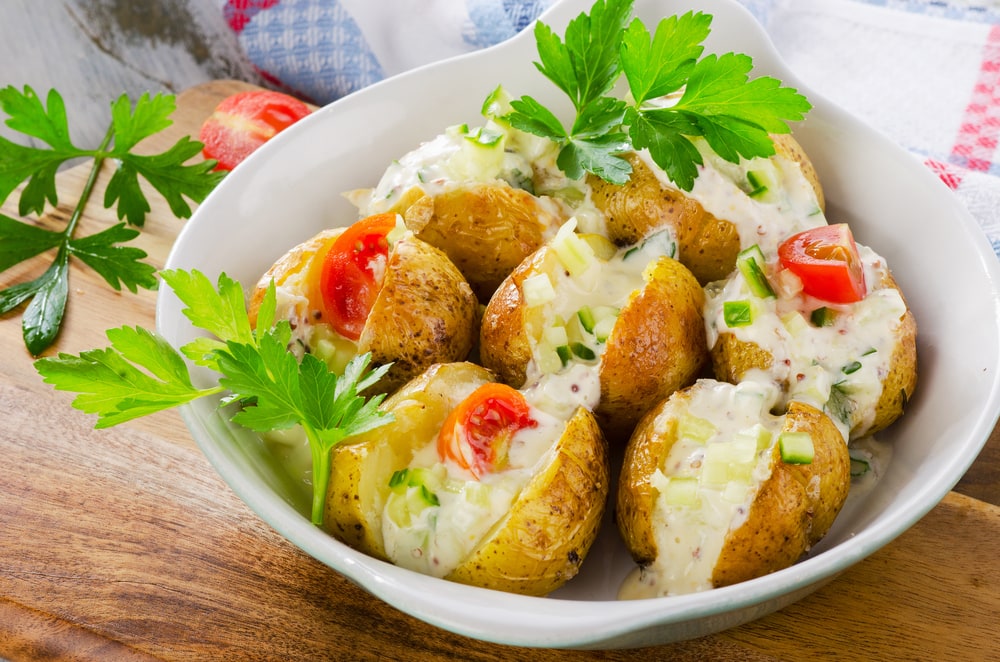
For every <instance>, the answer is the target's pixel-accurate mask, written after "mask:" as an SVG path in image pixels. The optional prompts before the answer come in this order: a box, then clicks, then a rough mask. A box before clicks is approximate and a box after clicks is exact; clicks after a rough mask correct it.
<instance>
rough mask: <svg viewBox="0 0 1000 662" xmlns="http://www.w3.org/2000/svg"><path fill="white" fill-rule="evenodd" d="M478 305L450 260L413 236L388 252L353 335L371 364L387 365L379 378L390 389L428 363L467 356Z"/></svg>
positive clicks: (418, 372) (476, 330) (411, 376)
mask: <svg viewBox="0 0 1000 662" xmlns="http://www.w3.org/2000/svg"><path fill="white" fill-rule="evenodd" d="M478 308H479V303H478V301H476V296H475V295H474V294H473V293H472V289H471V288H470V287H469V284H468V283H467V282H466V281H465V278H463V277H462V274H461V273H460V272H459V271H458V269H457V268H456V267H455V265H454V264H452V262H451V260H449V259H448V257H447V256H446V255H445V254H444V253H443V252H442V251H441V250H440V249H437V248H434V247H433V246H431V245H430V244H428V243H426V242H423V241H421V240H419V239H417V238H415V237H412V236H404V237H403V238H401V239H400V240H398V241H397V242H396V243H395V244H394V245H393V249H392V251H391V252H390V254H389V263H388V265H387V266H386V274H385V280H384V281H383V282H382V289H381V290H380V291H379V294H378V297H377V298H376V299H375V303H374V305H373V306H372V310H371V313H369V315H368V320H367V321H366V322H365V328H364V330H363V331H362V332H361V337H360V338H359V339H358V353H359V354H363V353H365V352H371V355H372V365H373V366H378V365H384V364H386V363H392V364H393V365H392V367H391V368H390V369H389V372H388V373H387V374H386V375H385V377H383V378H382V380H380V382H379V384H378V388H379V390H380V391H384V392H387V393H391V392H392V391H394V390H395V389H396V388H398V387H400V386H402V385H403V384H404V383H405V382H407V381H408V380H410V379H412V378H413V377H416V376H417V375H419V374H420V373H421V372H422V371H423V370H424V369H425V368H426V367H427V366H429V365H432V364H434V363H446V362H449V361H458V360H462V359H464V358H466V356H468V354H469V352H470V350H471V349H472V346H473V344H474V343H475V340H476V335H477V334H478V330H479V329H478V325H477V321H476V320H477V314H478Z"/></svg>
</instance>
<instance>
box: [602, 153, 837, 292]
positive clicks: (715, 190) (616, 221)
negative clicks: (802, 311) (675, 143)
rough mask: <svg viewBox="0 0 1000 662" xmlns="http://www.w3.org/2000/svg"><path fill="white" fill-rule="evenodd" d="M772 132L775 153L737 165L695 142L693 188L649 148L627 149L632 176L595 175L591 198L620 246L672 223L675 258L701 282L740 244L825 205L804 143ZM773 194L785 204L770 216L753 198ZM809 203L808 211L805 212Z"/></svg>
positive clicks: (725, 269) (728, 262)
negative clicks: (675, 179) (671, 175)
mask: <svg viewBox="0 0 1000 662" xmlns="http://www.w3.org/2000/svg"><path fill="white" fill-rule="evenodd" d="M772 138H773V140H774V146H775V151H776V156H775V157H772V159H770V160H768V159H754V160H753V161H745V162H743V163H741V164H739V165H737V164H730V163H728V162H725V161H723V160H722V159H721V158H719V157H718V156H716V155H714V154H713V153H712V152H711V151H710V150H709V148H708V147H707V145H705V144H703V142H702V141H696V145H698V146H699V147H700V149H701V152H702V156H703V160H704V161H705V164H706V168H704V169H703V170H702V173H701V175H699V177H698V179H697V180H696V182H695V188H694V189H693V190H692V191H691V192H687V193H685V192H684V191H682V190H680V189H679V188H677V187H676V186H674V185H673V184H672V183H671V182H670V181H669V179H668V178H667V175H666V174H665V173H664V172H663V171H662V170H660V169H659V167H658V166H656V165H655V164H653V163H652V161H651V160H649V158H648V156H647V155H644V154H640V153H637V152H632V153H630V154H627V155H626V156H625V158H626V159H627V160H628V162H629V164H630V165H631V166H632V175H631V178H630V179H629V181H628V182H626V183H625V184H624V185H620V186H619V185H615V184H611V183H608V182H607V181H605V180H603V179H601V178H599V177H596V176H593V175H591V176H589V177H588V180H587V181H588V184H589V185H590V189H591V199H592V200H593V203H594V204H595V205H596V206H597V208H598V209H600V210H601V211H603V212H604V214H605V216H606V224H607V235H608V237H609V238H610V239H611V240H612V241H613V242H615V243H616V244H618V245H630V244H635V243H636V242H638V241H640V240H642V239H643V238H644V237H646V236H648V235H649V234H650V233H652V232H655V231H657V230H662V229H664V228H670V229H671V230H672V231H673V233H674V235H675V236H676V239H677V250H678V254H677V259H678V260H680V261H681V263H682V264H683V265H684V266H686V267H687V268H688V269H690V270H691V273H693V274H694V276H695V278H697V279H698V282H700V283H701V284H703V285H704V284H706V283H709V282H711V281H715V280H721V279H723V278H725V277H726V276H728V275H729V273H730V272H731V271H732V270H733V268H734V266H735V263H736V256H737V254H738V253H739V252H740V250H742V249H744V248H747V247H748V246H750V245H752V244H754V243H761V242H762V241H763V237H762V235H761V232H762V231H764V232H767V231H772V230H771V229H772V228H776V227H782V226H786V227H787V229H785V230H783V231H782V232H781V233H782V234H788V232H789V231H791V230H795V229H799V225H798V224H799V223H801V222H802V220H801V219H802V218H805V219H807V220H808V219H809V218H811V216H815V214H814V213H813V212H821V211H822V210H823V207H824V204H825V203H824V197H823V190H822V187H821V186H820V183H819V178H818V176H817V174H816V170H815V168H813V166H812V163H811V162H810V161H809V159H808V157H807V156H806V154H805V152H804V150H803V149H802V147H801V146H800V145H799V144H798V142H796V141H795V139H794V138H792V136H791V135H790V134H780V135H774V136H772ZM763 181H767V182H768V184H767V185H765V184H762V182H763ZM750 182H753V183H752V184H751V183H750ZM768 188H770V191H768ZM804 188H805V189H808V191H807V192H805V193H803V191H802V189H804ZM768 196H771V197H772V198H773V201H774V202H782V203H783V204H780V205H779V204H775V205H771V206H770V208H769V209H768V211H767V215H764V213H763V212H761V211H760V210H759V208H758V209H754V208H752V207H751V205H749V204H748V203H749V202H750V201H751V200H756V201H758V202H767V201H768ZM709 203H710V204H709ZM803 208H804V209H806V212H805V213H800V212H801V210H802V209H803ZM793 210H794V212H795V213H791V212H792V211H793ZM772 233H773V231H772Z"/></svg>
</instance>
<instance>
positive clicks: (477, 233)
mask: <svg viewBox="0 0 1000 662" xmlns="http://www.w3.org/2000/svg"><path fill="white" fill-rule="evenodd" d="M554 150H555V144H554V143H551V142H550V141H548V140H543V139H539V138H538V137H536V136H527V135H526V134H522V133H521V132H519V131H516V130H514V129H511V128H510V127H509V126H507V125H505V124H498V123H496V122H495V121H493V120H492V119H488V120H487V122H486V124H485V125H484V126H482V127H477V128H471V127H469V126H467V125H457V126H451V127H448V128H447V129H446V130H445V131H444V132H443V133H442V134H440V135H438V136H436V137H435V138H434V139H432V140H429V141H427V142H425V143H423V144H421V145H419V146H418V147H417V148H415V149H413V150H411V151H410V152H408V153H406V154H404V155H403V156H402V157H401V158H399V159H397V160H395V161H393V163H392V164H391V165H390V166H389V167H388V168H387V169H386V171H385V172H384V173H383V175H382V177H381V179H380V181H379V183H378V184H377V185H376V186H375V187H374V188H372V189H362V190H358V191H352V192H350V193H349V194H348V198H349V199H350V200H351V201H352V202H353V203H354V204H355V205H357V206H358V208H359V210H360V212H361V214H362V215H368V214H373V213H382V212H395V213H398V214H401V215H402V216H403V217H404V219H405V221H406V226H407V227H408V228H409V229H411V230H413V232H414V233H415V234H416V235H417V237H419V238H420V239H423V240H424V241H426V242H427V243H429V244H431V245H432V246H436V247H438V248H440V249H442V250H443V251H444V252H445V253H446V254H447V255H448V257H450V258H451V260H452V261H453V262H454V263H455V265H456V266H457V267H458V269H459V270H460V271H461V272H462V273H463V275H464V276H465V277H466V279H467V280H468V281H469V284H470V285H471V286H472V289H473V291H474V292H475V293H476V295H477V296H478V297H479V299H480V301H481V302H482V303H486V301H488V300H489V298H490V296H491V295H492V294H493V292H494V291H495V290H496V288H497V286H499V284H500V282H501V281H503V279H504V278H506V276H507V275H508V274H509V273H510V272H511V271H513V270H514V267H516V266H517V265H518V264H520V263H521V261H522V260H524V258H526V257H527V256H528V255H530V254H531V253H532V252H533V251H534V250H535V249H537V248H538V247H539V246H541V245H542V243H544V241H545V240H546V239H548V238H550V237H551V236H552V235H553V234H555V231H556V229H557V228H558V227H559V226H560V225H561V224H562V222H563V221H565V220H566V219H567V218H568V217H569V215H570V213H569V212H568V211H567V210H568V206H567V205H566V204H564V203H563V202H561V201H560V200H558V199H556V198H555V197H552V196H549V195H536V192H539V191H540V190H543V189H544V190H548V189H547V188H546V187H548V186H550V185H551V182H550V181H549V178H550V175H549V174H548V171H547V170H546V168H544V167H541V166H540V159H542V160H544V159H543V158H542V155H543V154H547V153H549V152H553V151H554ZM551 158H554V157H551ZM580 186H581V188H582V184H581V185H580ZM584 195H585V194H584V193H583V192H582V191H579V192H578V197H580V198H582V197H584Z"/></svg>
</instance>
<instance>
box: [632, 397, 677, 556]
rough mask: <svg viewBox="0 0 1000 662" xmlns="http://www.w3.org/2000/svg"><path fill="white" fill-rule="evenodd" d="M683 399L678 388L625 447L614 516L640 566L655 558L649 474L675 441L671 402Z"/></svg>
mask: <svg viewBox="0 0 1000 662" xmlns="http://www.w3.org/2000/svg"><path fill="white" fill-rule="evenodd" d="M685 398H690V396H689V395H688V394H687V393H686V392H685V391H678V392H677V393H675V394H673V396H672V397H671V398H670V400H669V401H668V400H664V401H663V402H661V403H660V404H659V405H658V406H657V407H655V408H654V409H652V410H650V411H648V412H647V413H646V414H645V415H644V416H643V417H642V419H641V420H640V421H639V424H638V425H636V428H635V432H633V433H632V438H631V439H629V442H628V445H627V446H625V455H624V458H623V460H622V470H621V474H620V475H619V477H618V491H617V492H616V494H615V510H614V516H615V523H616V524H617V525H618V530H619V531H620V532H621V535H622V540H624V541H625V546H626V547H627V548H628V550H629V553H630V554H631V555H632V559H633V560H634V561H635V562H636V563H638V564H639V565H648V564H650V563H652V562H653V561H654V560H656V555H657V547H656V537H655V535H654V532H653V508H654V506H655V505H656V497H657V494H658V493H657V490H656V488H655V487H653V483H652V477H653V474H654V472H655V471H656V469H657V468H658V467H662V466H663V463H664V462H665V461H666V458H667V455H668V454H669V453H670V449H671V447H672V446H673V445H674V442H676V441H677V419H676V417H674V416H672V415H670V412H671V411H672V406H673V405H672V404H671V403H672V402H673V401H676V400H682V399H685Z"/></svg>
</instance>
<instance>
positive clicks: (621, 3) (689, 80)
mask: <svg viewBox="0 0 1000 662" xmlns="http://www.w3.org/2000/svg"><path fill="white" fill-rule="evenodd" d="M632 4H633V0H597V2H596V3H595V4H594V6H593V7H592V8H591V11H590V13H589V14H580V15H579V16H577V17H576V18H575V19H573V20H572V21H570V23H569V25H568V26H567V28H566V33H565V38H564V39H562V38H560V37H559V35H557V34H555V33H554V32H553V30H552V29H551V28H550V27H549V26H547V25H545V24H544V23H541V22H539V23H536V25H535V41H536V43H537V46H538V56H539V61H538V62H535V66H536V67H537V68H538V70H539V71H540V72H541V73H542V74H544V75H545V76H546V77H547V78H548V79H549V80H551V81H552V82H553V83H555V85H556V86H557V87H559V89H561V90H562V91H563V92H564V93H565V94H566V95H567V96H568V97H569V98H570V100H571V101H572V103H573V107H574V110H575V118H574V120H573V123H572V126H571V127H570V128H569V129H568V130H567V129H566V127H565V126H564V125H563V124H562V122H561V121H560V120H559V119H558V117H557V116H556V114H555V113H554V112H553V111H551V110H550V109H548V108H546V107H545V106H543V105H542V104H541V103H539V102H538V101H537V100H536V99H534V98H533V97H531V96H523V97H521V98H519V99H515V100H513V101H512V102H511V108H512V109H513V110H512V111H511V112H510V113H508V114H507V115H505V116H504V117H505V119H506V120H507V121H508V122H510V124H511V125H512V126H513V127H515V128H517V129H520V130H522V131H526V132H528V133H532V134H535V135H538V136H542V137H544V138H549V139H551V140H553V141H555V142H557V143H558V144H559V145H560V151H559V155H558V157H557V165H558V166H559V168H560V169H561V170H562V171H563V172H565V173H566V175H567V176H568V177H570V178H573V179H579V178H580V177H582V176H583V175H584V173H593V174H594V175H597V176H599V177H601V178H603V179H605V180H607V181H609V182H611V183H614V184H624V183H625V182H626V181H628V179H629V176H630V175H631V171H632V168H631V165H630V164H629V163H628V161H627V160H626V159H625V158H623V156H622V155H623V154H624V153H625V152H628V151H631V150H633V149H648V150H649V154H650V156H651V157H652V159H653V161H654V162H655V163H656V164H657V165H658V166H660V167H661V168H663V170H664V171H665V172H666V173H667V175H668V176H669V177H670V178H671V180H673V181H674V182H675V183H676V184H677V185H678V186H679V187H680V188H681V189H683V190H685V191H690V190H691V189H692V188H693V186H694V180H695V179H696V178H697V176H698V166H700V165H702V157H701V154H700V152H699V151H698V149H697V147H695V145H694V144H693V143H692V141H691V139H692V138H696V137H701V138H704V139H705V141H706V142H707V143H708V145H709V146H710V147H711V148H712V149H713V150H714V151H715V152H716V153H717V154H718V155H719V156H721V157H722V158H723V159H726V160H727V161H731V162H738V161H739V159H740V157H743V158H748V159H749V158H754V157H768V156H771V155H773V154H774V144H773V142H772V141H771V138H770V137H769V133H788V132H789V131H790V129H789V127H788V124H787V122H788V121H798V120H801V119H803V118H804V117H805V114H806V113H807V112H808V111H809V109H810V108H811V105H810V104H809V102H808V101H807V100H806V98H805V97H804V96H802V95H801V94H799V93H798V92H797V91H796V90H794V89H792V88H789V87H783V86H782V84H781V82H780V81H778V80H777V79H774V78H771V77H760V78H755V79H752V80H751V79H750V77H749V75H750V72H751V69H752V68H753V62H752V60H751V58H750V57H749V56H747V55H741V54H736V53H726V54H723V55H715V54H709V55H706V56H704V57H703V52H704V46H703V44H702V42H704V41H705V39H706V38H707V37H708V34H709V32H710V28H711V23H712V17H711V16H710V15H708V14H704V13H701V12H688V13H686V14H684V15H682V16H671V17H667V18H664V19H662V20H661V21H660V22H659V23H658V24H657V26H656V30H655V32H654V33H653V34H652V35H651V34H650V32H649V30H647V28H646V26H645V25H643V23H642V22H641V21H640V20H639V19H634V20H631V22H629V19H630V17H631V14H632ZM622 74H624V76H625V79H626V82H627V87H628V95H627V96H626V98H619V97H617V96H614V95H613V94H612V93H613V91H614V89H615V87H616V84H617V83H618V81H619V79H620V78H621V76H622Z"/></svg>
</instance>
